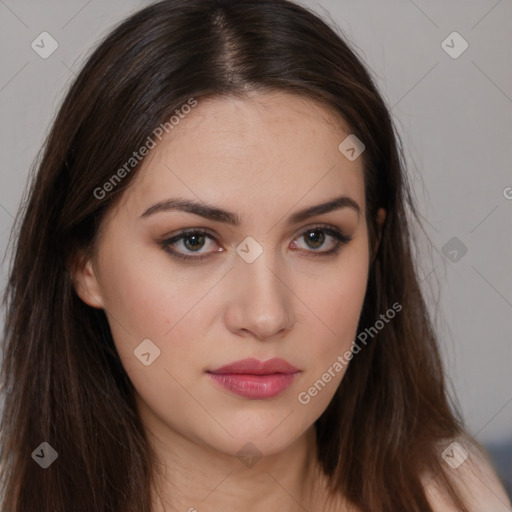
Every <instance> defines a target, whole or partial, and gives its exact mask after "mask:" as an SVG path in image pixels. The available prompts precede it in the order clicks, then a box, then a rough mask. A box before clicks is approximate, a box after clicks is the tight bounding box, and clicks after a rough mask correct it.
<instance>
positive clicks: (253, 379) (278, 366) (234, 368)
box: [207, 358, 300, 400]
mask: <svg viewBox="0 0 512 512" xmlns="http://www.w3.org/2000/svg"><path fill="white" fill-rule="evenodd" d="M299 372H300V370H299V369H298V368H295V366H293V365H291V364H290V363H288V362H287V361H285V360H284V359H279V358H273V359H268V360H267V361H260V360H258V359H254V358H250V359H242V360H240V361H235V362H234V363H230V364H227V365H224V366H221V367H220V368H216V369H214V370H209V371H208V372H207V373H208V375H209V376H210V378H211V379H212V380H214V381H215V382H217V383H218V384H220V385H221V386H222V387H224V388H225V389H227V390H228V391H231V392H232V393H235V394H237V395H240V396H243V397H245V398H250V399H253V400H261V399H265V398H271V397H273V396H276V395H278V394H279V393H282V392H283V391H284V390H285V389H286V388H288V387H289V386H290V385H291V383H292V382H293V379H294V378H295V376H296V375H297V374H298V373H299Z"/></svg>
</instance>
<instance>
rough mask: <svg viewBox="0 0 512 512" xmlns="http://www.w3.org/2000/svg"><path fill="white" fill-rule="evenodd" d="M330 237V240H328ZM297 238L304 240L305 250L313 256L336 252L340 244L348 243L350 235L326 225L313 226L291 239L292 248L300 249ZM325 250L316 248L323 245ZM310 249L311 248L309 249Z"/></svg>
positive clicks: (350, 238)
mask: <svg viewBox="0 0 512 512" xmlns="http://www.w3.org/2000/svg"><path fill="white" fill-rule="evenodd" d="M329 239H330V242H329ZM297 240H299V241H300V240H303V241H304V242H305V246H306V247H305V251H306V252H309V253H311V255H313V256H326V255H330V254H337V253H338V251H339V249H340V246H341V245H342V244H348V243H349V242H350V240H352V237H350V236H348V235H345V234H343V233H342V232H341V231H339V230H338V229H337V228H334V227H327V226H314V227H312V228H308V229H307V230H306V231H303V232H302V234H301V235H300V237H298V238H297V239H295V240H294V241H293V245H294V248H297V247H298V248H299V249H302V248H303V247H304V246H302V247H301V246H300V245H298V243H297ZM326 242H327V247H328V248H327V249H326V250H318V249H320V248H322V247H325V245H326ZM311 249H312V250H311Z"/></svg>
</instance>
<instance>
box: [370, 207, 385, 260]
mask: <svg viewBox="0 0 512 512" xmlns="http://www.w3.org/2000/svg"><path fill="white" fill-rule="evenodd" d="M385 220H386V210H385V209H384V208H379V209H378V210H377V234H376V236H377V240H376V242H375V245H374V247H373V255H372V261H373V260H374V259H375V257H376V256H377V251H378V249H379V245H380V241H381V238H382V228H383V226H384V221H385Z"/></svg>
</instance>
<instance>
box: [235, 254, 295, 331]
mask: <svg viewBox="0 0 512 512" xmlns="http://www.w3.org/2000/svg"><path fill="white" fill-rule="evenodd" d="M270 253H271V251H270V250H264V251H263V253H262V254H261V255H260V256H259V257H258V258H257V259H256V260H255V261H253V262H252V263H247V262H246V261H244V260H243V259H242V258H238V260H237V261H236V262H235V267H234V268H233V271H232V272H230V276H229V279H230V282H229V287H230V289H231V292H229V296H230V300H229V303H228V307H227V309H226V312H225V322H226V325H227V326H228V328H229V330H230V331H231V332H233V333H235V334H237V335H239V336H245V337H254V338H256V339H258V340H260V341H264V340H270V339H275V338H276V337H279V336H283V335H284V334H285V333H286V332H288V331H289V330H290V329H291V327H292V325H293V323H294V322H295V317H294V314H293V311H292V303H291V302H292V296H293V293H292V291H291V290H290V288H289V287H288V286H287V284H286V283H285V282H284V277H285V276H284V273H283V270H282V268H281V267H280V266H279V265H278V262H276V258H275V257H274V256H273V255H272V254H270Z"/></svg>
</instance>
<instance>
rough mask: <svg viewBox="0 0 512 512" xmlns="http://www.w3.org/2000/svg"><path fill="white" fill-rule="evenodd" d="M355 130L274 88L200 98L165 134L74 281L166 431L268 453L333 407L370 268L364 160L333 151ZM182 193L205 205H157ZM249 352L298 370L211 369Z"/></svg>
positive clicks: (144, 412)
mask: <svg viewBox="0 0 512 512" xmlns="http://www.w3.org/2000/svg"><path fill="white" fill-rule="evenodd" d="M164 133H165V132H164ZM349 133H350V132H349V131H346V130H344V129H343V127H341V125H340V124H339V122H336V119H334V118H333V117H332V116H331V115H330V114H329V112H328V111H327V110H324V109H323V108H322V107H320V106H318V105H317V104H315V103H313V102H311V101H308V100H305V99H300V98H298V97H295V96H292V95H288V94H284V93H272V94H268V93H267V94H256V95H253V96H251V98H249V99H244V100H238V99H214V100H205V101H203V102H202V101H199V102H198V104H197V106H196V107H195V108H193V109H191V112H190V113H188V114H187V115H185V116H183V118H182V119H180V121H179V123H178V124H177V125H175V126H174V128H173V129H172V130H171V131H170V134H169V135H168V136H167V138H164V139H163V140H162V141H161V142H159V141H158V139H155V140H156V142H157V145H156V147H155V148H153V149H151V151H150V153H149V155H148V156H147V158H146V159H145V161H144V163H143V166H142V168H141V169H140V171H139V172H138V174H137V176H136V177H135V179H134V182H133V183H132V185H131V186H130V187H129V188H128V189H126V190H125V192H124V193H123V197H122V198H121V201H120V202H119V203H118V205H117V206H116V207H115V208H114V209H112V210H111V211H110V212H109V214H108V216H107V217H106V218H105V220H104V223H103V225H102V233H101V237H100V239H99V243H98V246H97V252H96V255H95V257H94V259H93V260H91V261H88V262H87V265H85V267H84V268H83V269H82V270H81V271H80V273H79V275H78V277H77V284H78V291H79V294H80V296H81V297H82V299H83V300H84V301H85V302H86V303H88V304H89V305H91V306H93V307H100V308H103V309H104V310H105V313H106V315H107V317H108V321H109V323H110V327H111V330H112V335H113V338H114V341H115V345H116V347H117V350H118V352H119V356H120V358H121V361H122V363H123V365H124V368H125V369H126V372H127V373H128V375H129V377H130V379H131V381H132V382H133V384H134V387H135V389H136V392H137V403H138V406H139V411H140V413H141V416H142V418H143V420H145V423H146V424H147V425H152V427H153V429H154V431H155V432H156V431H157V432H159V433H160V434H162V436H164V435H165V433H169V434H170V435H173V436H176V435H177V436H180V437H182V438H186V439H187V440H188V441H192V442H193V443H195V444H199V445H202V446H207V447H210V448H213V449H215V450H217V451H221V452H223V453H225V454H237V453H238V452H239V450H240V449H241V448H243V447H244V446H245V445H247V443H252V444H251V445H250V446H253V445H254V447H255V449H256V450H258V452H259V453H262V454H272V453H277V452H279V451H281V450H283V449H284V448H285V447H287V446H289V445H290V444H291V443H292V442H293V441H294V440H296V439H298V438H299V437H300V436H301V435H302V434H304V433H305V431H306V430H307V429H308V428H309V427H311V426H312V424H313V423H314V421H315V420H316V419H317V418H318V417H319V416H320V414H321V413H322V412H323V411H324V410H325V408H326V407H327V405H328V403H329V401H330V400H331V398H332V397H333V394H334V392H335V391H336V389H337V387H338V385H339V383H340V381H341V379H342V378H343V374H344V372H345V370H346V366H345V365H341V366H343V368H342V369H340V368H339V365H336V362H337V361H338V362H339V357H342V358H343V355H344V354H345V352H346V351H348V350H349V349H350V348H351V344H352V341H353V340H354V338H355V336H356V329H357V325H358V319H359V315H360V312H361V308H362V304H363V299H364V295H365V290H366V284H367V277H368V275H367V271H368V263H369V243H368V235H367V224H366V218H365V194H364V180H363V163H362V158H356V159H355V160H353V161H351V160H352V159H350V160H349V159H348V158H346V157H345V156H344V154H343V153H342V152H341V151H340V150H339V149H338V146H339V145H340V143H341V142H342V141H343V140H344V139H345V138H346V137H347V136H348V135H349ZM339 198H342V199H340V200H339V201H338V202H337V204H336V205H335V206H334V207H332V208H328V207H326V208H324V209H322V208H319V209H318V211H317V212H310V214H308V213H307V210H309V209H311V208H313V207H317V206H318V205H323V204H326V203H330V202H331V201H333V200H336V199H339ZM343 198H345V199H343ZM171 200H173V201H181V202H184V203H187V204H189V205H192V204H194V205H195V206H194V208H192V207H187V208H185V209H180V208H179V207H178V206H179V205H178V206H176V204H175V207H174V208H170V207H169V208H168V209H167V210H165V209H164V208H163V207H162V208H157V209H151V207H152V206H153V205H156V204H158V203H161V202H162V201H163V202H165V201H171ZM148 209H149V211H148ZM192 209H194V210H195V213H192V212H191V210H192ZM145 212H146V214H144V213H145ZM224 212H225V213H224ZM228 212H229V213H228ZM305 212H306V213H305ZM184 229H188V230H192V231H196V230H200V231H201V232H200V233H196V234H190V233H189V234H188V238H186V237H185V238H178V236H179V235H180V234H181V233H182V231H183V230H184ZM204 232H206V235H205V234H204ZM338 233H339V234H340V236H341V237H342V239H343V237H348V238H350V241H348V242H346V241H345V242H343V241H339V240H338V239H337V238H336V236H337V234H338ZM169 239H174V240H171V241H169V243H168V245H167V246H166V245H164V243H163V242H164V241H165V240H169ZM185 257H188V258H197V259H187V260H185V259H183V258H185ZM199 258H201V259H199ZM144 340H145V341H144ZM148 340H150V341H148ZM354 357H364V352H361V354H360V355H354ZM247 358H254V359H256V360H259V361H267V360H269V359H272V358H280V359H282V360H284V361H286V362H288V364H289V365H290V366H291V367H293V368H295V369H296V370H293V368H292V369H290V368H288V370H286V371H288V372H291V373H287V374H283V373H279V372H280V371H285V368H284V367H283V366H282V365H279V364H278V365H276V366H272V365H270V366H269V367H267V368H263V369H261V368H260V371H262V372H263V373H264V375H261V374H258V375H256V374H255V372H256V371H257V370H255V369H254V368H252V367H250V366H247V365H244V364H242V365H240V366H239V367H237V368H231V369H227V370H225V371H224V372H221V373H217V374H213V373H212V372H214V371H216V370H217V369H219V368H220V367H222V366H224V365H228V364H230V363H234V362H236V361H239V360H244V359H247ZM344 360H346V358H344ZM243 372H246V373H245V374H243ZM326 373H327V374H328V375H327V377H326V375H325V374H326ZM319 381H321V383H319ZM315 383H316V387H315ZM312 387H313V388H314V389H313V390H311V388H312ZM315 390H316V392H315Z"/></svg>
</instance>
